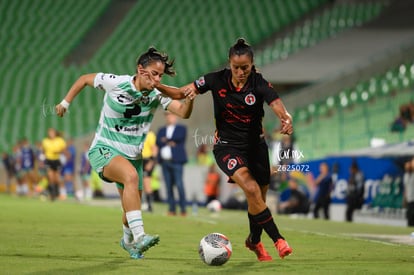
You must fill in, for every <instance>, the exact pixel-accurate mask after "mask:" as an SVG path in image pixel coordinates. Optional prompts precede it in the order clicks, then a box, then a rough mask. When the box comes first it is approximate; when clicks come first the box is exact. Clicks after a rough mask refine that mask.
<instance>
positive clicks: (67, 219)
mask: <svg viewBox="0 0 414 275" xmlns="http://www.w3.org/2000/svg"><path fill="white" fill-rule="evenodd" d="M0 209H1V211H0V230H1V232H0V267H1V270H0V274H237V273H238V274H275V273H278V274H413V273H414V246H412V245H405V244H394V243H391V242H387V241H383V240H375V237H370V238H371V239H367V238H361V237H355V236H354V235H353V234H378V235H401V236H409V234H410V232H411V231H413V228H404V227H393V226H380V225H366V224H354V223H342V222H332V221H324V220H309V219H291V218H288V217H284V216H275V219H276V221H277V223H278V226H279V228H280V230H281V232H282V234H283V235H284V236H285V237H286V239H287V240H288V242H289V244H290V245H291V246H292V248H293V250H294V254H293V255H291V256H289V257H287V258H286V259H284V260H281V259H280V258H279V257H278V256H277V253H276V250H275V249H274V248H273V246H272V243H271V241H270V239H269V238H268V237H267V236H263V238H262V239H263V242H264V244H265V246H266V248H267V249H268V250H269V252H270V253H271V255H272V256H273V258H274V260H273V261H271V262H258V261H257V260H256V257H255V255H254V254H253V253H252V252H250V251H248V250H247V249H246V248H245V247H244V240H245V237H246V235H247V214H246V212H243V211H229V210H227V211H226V210H224V211H222V212H221V213H219V214H214V215H212V214H211V213H209V212H208V211H207V210H206V209H204V208H202V209H200V210H199V212H198V215H197V216H191V215H189V216H187V217H185V218H183V217H180V216H177V217H170V216H166V215H165V213H166V210H167V209H166V206H165V205H164V204H155V212H154V213H146V212H144V224H145V229H146V232H147V233H149V234H159V235H160V237H161V241H160V244H159V245H157V246H155V247H153V248H151V249H150V250H149V251H147V253H146V254H145V259H143V260H132V259H130V258H129V255H128V254H127V253H126V252H125V251H124V250H122V249H121V248H120V247H119V240H120V238H121V232H122V226H121V223H120V213H121V210H120V206H119V204H118V203H116V204H115V205H114V204H113V203H112V204H111V205H110V206H106V207H102V206H91V205H85V204H78V203H76V202H74V201H72V202H70V201H66V202H59V201H57V202H53V203H52V202H49V201H46V202H44V201H43V202H42V201H40V200H38V199H30V198H15V197H10V196H7V195H0ZM189 210H190V209H189ZM211 232H221V233H223V234H225V235H227V236H228V237H229V238H230V240H231V242H232V245H233V255H232V257H231V259H230V260H229V262H227V263H226V264H225V265H223V266H219V267H214V266H207V265H205V264H204V263H202V262H201V260H200V259H199V256H198V244H199V241H200V239H201V238H202V237H203V236H204V235H206V234H208V233H211ZM409 241H410V240H409ZM411 242H414V240H411Z"/></svg>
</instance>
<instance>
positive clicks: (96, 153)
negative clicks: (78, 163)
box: [88, 144, 143, 190]
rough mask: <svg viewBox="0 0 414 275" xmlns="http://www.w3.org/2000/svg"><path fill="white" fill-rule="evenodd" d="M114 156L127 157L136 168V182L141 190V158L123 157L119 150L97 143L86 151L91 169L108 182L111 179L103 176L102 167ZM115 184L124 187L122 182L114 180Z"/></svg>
mask: <svg viewBox="0 0 414 275" xmlns="http://www.w3.org/2000/svg"><path fill="white" fill-rule="evenodd" d="M116 156H121V157H124V158H125V159H127V160H128V161H129V162H130V163H131V164H132V165H133V166H134V167H135V169H136V170H137V173H138V178H139V184H138V190H142V187H143V183H142V182H143V178H142V173H143V172H142V167H143V165H142V159H128V158H127V157H125V155H124V154H122V153H121V152H119V151H118V150H116V149H114V148H112V147H109V146H106V145H100V144H97V145H95V146H94V147H92V148H91V149H90V150H89V152H88V158H89V162H90V164H91V166H92V169H93V170H94V171H96V173H98V175H99V177H100V178H101V179H102V180H103V181H105V182H109V183H112V182H113V181H111V180H109V179H107V178H105V177H104V176H103V169H104V167H105V166H107V165H108V164H109V163H110V162H111V160H112V159H113V158H114V157H116ZM116 186H117V187H118V188H120V189H124V184H123V183H121V182H116Z"/></svg>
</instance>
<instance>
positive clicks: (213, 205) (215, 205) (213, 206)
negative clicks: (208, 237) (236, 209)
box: [206, 200, 221, 212]
mask: <svg viewBox="0 0 414 275" xmlns="http://www.w3.org/2000/svg"><path fill="white" fill-rule="evenodd" d="M206 207H207V209H208V210H210V212H220V210H221V203H220V201H219V200H212V201H211V202H209V203H208V204H207V205H206Z"/></svg>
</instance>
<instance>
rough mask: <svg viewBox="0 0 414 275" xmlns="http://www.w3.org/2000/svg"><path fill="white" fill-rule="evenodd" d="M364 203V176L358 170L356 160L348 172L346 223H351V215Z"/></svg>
mask: <svg viewBox="0 0 414 275" xmlns="http://www.w3.org/2000/svg"><path fill="white" fill-rule="evenodd" d="M363 203H364V174H363V173H362V171H361V170H360V169H359V166H358V163H357V162H356V160H354V161H352V164H351V167H350V170H349V179H348V187H347V191H346V213H345V218H346V221H348V222H352V220H353V213H354V211H355V210H356V209H361V207H362V204H363Z"/></svg>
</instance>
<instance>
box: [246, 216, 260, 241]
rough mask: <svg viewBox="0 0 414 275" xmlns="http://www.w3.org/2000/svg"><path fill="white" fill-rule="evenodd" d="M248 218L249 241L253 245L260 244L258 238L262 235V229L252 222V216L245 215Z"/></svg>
mask: <svg viewBox="0 0 414 275" xmlns="http://www.w3.org/2000/svg"><path fill="white" fill-rule="evenodd" d="M247 214H248V217H249V227H250V236H249V237H250V241H251V242H252V243H253V244H258V243H259V242H260V236H261V235H262V231H263V227H261V226H260V225H259V224H257V222H255V221H254V218H253V215H252V214H250V213H247Z"/></svg>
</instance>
